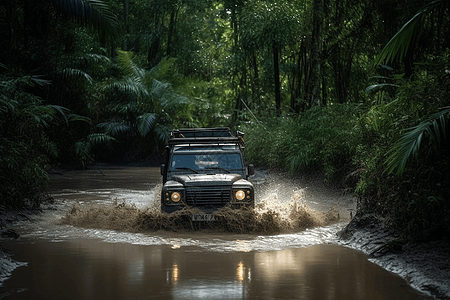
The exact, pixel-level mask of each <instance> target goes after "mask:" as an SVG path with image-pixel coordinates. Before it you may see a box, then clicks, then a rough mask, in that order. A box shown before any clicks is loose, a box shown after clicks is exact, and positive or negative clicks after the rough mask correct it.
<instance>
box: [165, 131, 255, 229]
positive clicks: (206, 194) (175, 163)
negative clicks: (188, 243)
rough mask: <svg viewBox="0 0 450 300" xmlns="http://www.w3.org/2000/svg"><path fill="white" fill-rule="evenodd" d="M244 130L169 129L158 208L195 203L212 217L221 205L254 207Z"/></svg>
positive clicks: (201, 217) (167, 209)
mask: <svg viewBox="0 0 450 300" xmlns="http://www.w3.org/2000/svg"><path fill="white" fill-rule="evenodd" d="M243 135H244V133H242V132H239V131H238V132H237V134H236V135H235V136H233V135H232V134H231V132H230V129H229V128H227V127H218V128H196V129H177V130H173V131H172V132H171V135H170V138H169V142H168V146H167V147H166V157H165V163H164V164H163V165H161V175H162V176H163V188H162V193H161V209H162V211H164V212H167V213H171V212H174V211H177V210H180V209H182V208H184V207H197V208H199V209H200V210H201V211H202V212H203V213H204V214H203V215H196V216H193V218H192V220H194V221H199V220H211V219H214V217H213V216H212V215H211V213H212V212H213V211H215V210H217V209H218V208H220V207H224V206H226V205H230V206H231V207H242V206H247V207H254V203H255V194H254V189H253V184H252V183H250V182H249V181H248V180H247V179H248V176H250V175H253V174H254V167H253V165H249V166H248V167H246V166H245V161H244V156H243V150H244V146H245V144H244V139H243Z"/></svg>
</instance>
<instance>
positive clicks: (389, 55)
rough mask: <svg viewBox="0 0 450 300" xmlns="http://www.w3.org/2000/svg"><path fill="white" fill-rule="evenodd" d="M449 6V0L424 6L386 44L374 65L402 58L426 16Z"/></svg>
mask: <svg viewBox="0 0 450 300" xmlns="http://www.w3.org/2000/svg"><path fill="white" fill-rule="evenodd" d="M449 6H450V1H448V0H435V1H433V2H431V3H429V4H428V5H426V6H424V7H423V8H422V9H421V10H420V11H419V12H418V13H417V14H416V15H415V16H414V17H412V18H411V19H410V20H409V21H408V22H407V23H406V24H405V25H403V27H402V28H401V29H400V30H399V31H398V32H397V33H396V34H395V35H394V36H393V37H392V39H391V40H390V41H389V42H388V43H387V44H386V46H385V47H384V48H383V49H382V50H381V52H380V54H379V55H378V57H377V58H376V60H375V62H374V65H375V66H378V65H379V64H381V63H382V62H383V61H384V62H385V63H386V64H389V63H390V62H392V61H395V60H399V61H401V60H403V58H405V56H406V54H407V53H408V51H409V49H410V47H411V46H412V45H413V44H414V42H415V41H416V39H417V36H418V34H419V31H420V28H421V27H423V24H424V22H425V20H426V18H427V17H428V16H429V15H430V14H432V13H435V12H436V11H438V12H439V11H445V8H447V7H449Z"/></svg>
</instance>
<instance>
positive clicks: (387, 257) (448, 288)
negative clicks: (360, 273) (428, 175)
mask: <svg viewBox="0 0 450 300" xmlns="http://www.w3.org/2000/svg"><path fill="white" fill-rule="evenodd" d="M338 236H339V237H340V239H339V244H341V245H344V246H347V247H350V248H352V249H356V250H360V251H362V252H364V253H365V254H366V255H368V256H369V260H370V261H372V262H373V263H375V264H377V265H379V266H381V267H383V268H384V269H386V270H388V271H390V272H393V273H395V274H398V275H399V276H400V277H402V278H404V279H405V280H406V281H407V282H408V283H409V284H410V285H411V286H412V287H413V288H415V289H417V290H419V291H421V292H424V293H426V294H429V295H431V296H433V297H435V298H436V299H450V284H449V282H450V241H448V240H433V241H422V242H413V241H406V240H404V239H403V238H402V235H401V233H399V232H396V231H395V230H394V229H392V228H390V227H387V226H386V225H385V223H384V220H383V219H381V218H379V217H376V216H374V215H359V214H358V215H356V216H355V217H354V218H353V220H352V221H351V222H350V223H349V224H348V225H347V226H346V227H345V228H344V230H342V231H340V232H338Z"/></svg>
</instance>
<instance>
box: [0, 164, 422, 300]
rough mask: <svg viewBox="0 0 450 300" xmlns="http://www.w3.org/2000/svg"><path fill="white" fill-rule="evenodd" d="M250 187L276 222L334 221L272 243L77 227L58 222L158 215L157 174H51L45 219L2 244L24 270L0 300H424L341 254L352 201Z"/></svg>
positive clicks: (2, 289) (234, 236)
mask: <svg viewBox="0 0 450 300" xmlns="http://www.w3.org/2000/svg"><path fill="white" fill-rule="evenodd" d="M252 180H253V181H254V183H255V184H256V187H257V189H258V191H259V192H258V195H257V196H258V199H257V201H259V202H267V203H268V204H267V205H266V206H270V207H271V208H272V209H273V208H274V207H275V209H276V207H280V212H279V214H282V213H283V209H284V210H285V208H286V202H289V201H291V202H292V201H295V205H298V204H297V202H299V203H301V205H305V206H307V207H308V208H309V209H311V210H314V211H316V212H318V213H322V212H325V211H326V210H327V209H329V208H330V206H333V207H334V209H335V213H337V214H338V221H337V222H334V223H333V224H331V225H324V226H312V227H311V228H307V229H305V230H300V231H297V232H292V230H290V231H289V232H283V233H277V234H264V233H261V232H259V233H254V232H248V233H239V234H238V233H230V232H224V231H221V230H217V229H206V230H196V231H191V230H182V231H165V230H150V231H142V230H130V227H126V228H127V229H126V230H125V229H124V230H121V229H120V228H119V229H117V228H115V229H108V226H109V225H105V226H100V227H99V226H98V224H97V225H95V226H94V225H93V224H94V223H95V222H94V221H92V226H89V223H88V224H86V223H83V226H75V225H71V224H67V222H61V219H62V218H64V216H66V214H67V212H68V211H71V210H73V207H74V205H75V206H77V207H82V208H83V207H84V208H86V207H87V208H88V209H86V210H85V213H86V211H87V214H89V209H90V207H91V206H93V205H94V206H96V207H97V209H98V207H103V206H104V207H110V206H113V205H114V204H113V203H117V202H121V201H122V202H123V201H124V202H126V203H128V205H129V204H131V207H132V208H133V209H135V210H137V211H142V210H148V211H151V210H155V209H157V203H158V201H159V190H160V187H161V186H160V182H161V176H160V175H159V168H151V167H117V168H112V167H108V168H106V167H105V168H104V169H96V170H88V171H76V172H75V171H74V172H65V173H62V174H59V175H58V174H56V175H53V176H52V179H51V189H50V193H51V195H52V196H53V197H54V199H55V201H56V202H55V204H54V205H52V206H51V209H46V210H44V212H43V213H42V214H41V215H39V216H37V217H36V218H35V221H34V222H23V223H21V224H18V225H17V226H16V227H15V228H14V230H16V231H17V232H18V233H19V234H20V238H19V239H17V240H10V239H2V240H0V243H1V245H2V246H3V247H4V248H6V249H8V250H10V251H11V252H12V253H13V254H14V256H13V258H14V259H15V260H17V261H21V262H26V265H25V266H22V267H20V268H18V269H16V270H15V271H14V272H13V274H12V276H11V277H10V278H9V279H7V280H6V281H4V282H3V285H2V286H0V299H430V298H428V297H427V296H426V295H424V294H421V293H419V292H417V291H416V290H414V289H412V288H411V287H410V286H408V284H407V283H406V282H405V280H403V279H402V278H400V277H399V276H397V275H395V274H392V273H390V272H388V271H385V270H384V269H382V268H381V267H379V266H377V265H375V264H373V263H372V262H370V261H369V260H368V258H367V256H366V255H364V254H363V253H361V252H359V251H356V250H352V249H349V248H346V247H342V246H340V245H338V244H337V238H336V232H337V231H339V230H340V229H342V227H343V226H345V224H346V222H348V217H349V216H348V215H349V213H350V212H351V211H352V209H354V203H353V201H352V199H351V197H348V196H347V197H345V196H342V195H341V194H339V193H336V192H323V191H321V190H320V188H317V187H316V186H313V185H309V184H308V183H306V182H305V183H302V182H301V180H300V181H296V180H291V179H286V178H278V177H277V176H276V175H273V174H270V173H269V174H268V173H267V172H266V173H264V172H263V173H259V175H258V174H257V176H255V177H254V178H253V179H252ZM287 198H293V199H294V200H292V199H288V200H286V199H287ZM281 208H283V209H281ZM97 213H98V211H97ZM96 216H97V217H96V218H98V215H96ZM123 221H124V220H117V221H116V222H115V224H118V223H120V222H123ZM120 224H121V223H120ZM318 224H319V223H318ZM131 228H132V227H131Z"/></svg>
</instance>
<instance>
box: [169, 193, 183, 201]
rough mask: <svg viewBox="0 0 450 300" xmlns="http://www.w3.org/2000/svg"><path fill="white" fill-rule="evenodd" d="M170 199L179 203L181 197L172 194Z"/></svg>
mask: <svg viewBox="0 0 450 300" xmlns="http://www.w3.org/2000/svg"><path fill="white" fill-rule="evenodd" d="M170 199H171V200H172V201H173V202H175V203H177V202H179V201H180V200H181V195H180V193H178V192H173V193H172V195H170Z"/></svg>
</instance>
